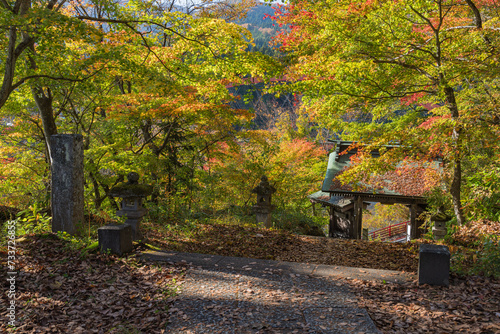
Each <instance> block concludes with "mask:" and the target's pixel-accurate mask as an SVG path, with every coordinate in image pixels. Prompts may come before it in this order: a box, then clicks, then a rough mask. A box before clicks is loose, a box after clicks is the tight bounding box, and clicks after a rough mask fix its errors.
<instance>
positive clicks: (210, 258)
mask: <svg viewBox="0 0 500 334" xmlns="http://www.w3.org/2000/svg"><path fill="white" fill-rule="evenodd" d="M143 257H144V258H146V259H148V260H155V261H165V262H171V263H176V262H185V263H187V264H190V265H191V266H190V269H188V270H187V273H186V276H185V279H184V282H183V284H182V285H181V290H180V293H179V295H178V297H177V299H176V301H175V303H174V305H173V307H172V308H171V309H170V310H169V312H170V319H169V324H168V325H167V328H166V332H167V333H184V334H188V333H193V334H194V333H224V334H226V333H228V334H230V333H234V334H240V333H346V334H347V333H349V334H351V333H365V334H368V333H380V332H379V331H378V330H377V328H376V327H375V325H374V323H373V321H372V320H371V318H370V317H369V316H368V313H367V312H366V310H364V309H360V308H357V307H356V301H355V296H354V294H353V293H352V292H350V291H349V290H348V288H347V286H346V285H345V284H344V283H342V280H338V278H339V277H343V278H348V277H351V278H361V279H368V280H386V281H400V282H401V281H404V280H406V279H408V278H409V277H408V276H405V275H403V274H402V273H399V272H391V271H386V270H373V269H359V268H347V267H338V266H325V265H313V264H304V263H291V262H279V261H266V260H256V259H248V258H235V257H222V256H216V255H203V254H189V253H176V252H146V253H144V254H143Z"/></svg>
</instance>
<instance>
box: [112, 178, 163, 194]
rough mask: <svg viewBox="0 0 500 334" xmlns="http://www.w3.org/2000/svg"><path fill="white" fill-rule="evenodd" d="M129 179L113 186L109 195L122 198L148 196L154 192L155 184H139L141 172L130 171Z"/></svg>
mask: <svg viewBox="0 0 500 334" xmlns="http://www.w3.org/2000/svg"><path fill="white" fill-rule="evenodd" d="M127 180H128V181H127V182H123V183H120V184H119V185H117V186H115V187H113V188H111V190H110V191H109V196H112V197H121V198H131V197H146V196H149V195H151V194H152V193H153V186H150V185H147V184H139V182H138V181H139V174H137V173H136V172H131V173H128V175H127Z"/></svg>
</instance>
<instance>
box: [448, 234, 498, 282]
mask: <svg viewBox="0 0 500 334" xmlns="http://www.w3.org/2000/svg"><path fill="white" fill-rule="evenodd" d="M451 270H452V271H454V272H456V273H458V274H461V275H484V276H491V277H495V278H500V239H499V236H498V235H490V236H488V237H486V238H485V239H484V240H483V241H482V242H481V244H480V245H479V246H478V248H477V249H471V248H465V247H458V248H456V249H455V251H454V252H452V257H451Z"/></svg>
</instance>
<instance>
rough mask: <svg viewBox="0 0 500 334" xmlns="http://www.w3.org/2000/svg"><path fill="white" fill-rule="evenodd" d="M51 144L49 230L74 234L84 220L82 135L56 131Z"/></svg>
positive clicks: (51, 138)
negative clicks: (50, 224) (50, 212)
mask: <svg viewBox="0 0 500 334" xmlns="http://www.w3.org/2000/svg"><path fill="white" fill-rule="evenodd" d="M50 143H51V146H52V194H51V198H52V203H51V205H52V232H59V231H61V232H67V233H69V234H74V233H75V232H76V226H77V224H80V223H83V219H84V218H83V208H84V197H83V183H84V177H83V137H82V135H79V134H57V135H53V136H51V137H50Z"/></svg>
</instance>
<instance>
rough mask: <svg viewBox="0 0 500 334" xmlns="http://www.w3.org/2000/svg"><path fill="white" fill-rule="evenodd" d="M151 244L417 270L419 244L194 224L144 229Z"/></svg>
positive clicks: (219, 252)
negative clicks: (187, 229)
mask: <svg viewBox="0 0 500 334" xmlns="http://www.w3.org/2000/svg"><path fill="white" fill-rule="evenodd" d="M145 235H146V237H147V239H148V240H149V241H148V242H149V243H151V244H152V245H154V246H156V247H158V248H161V249H168V250H175V251H181V252H188V253H204V254H218V255H225V256H241V257H250V258H256V259H268V260H280V261H291V262H309V263H319V264H327V265H339V266H347V267H362V268H374V269H388V270H399V271H416V270H417V266H418V258H417V254H418V247H419V246H418V244H416V243H385V242H366V241H362V240H342V239H333V238H320V237H311V236H303V235H295V234H291V233H289V232H286V231H278V230H267V229H260V228H257V227H249V226H238V225H220V224H198V225H197V226H195V227H191V228H190V229H189V232H186V231H183V230H179V229H175V228H171V229H165V230H162V229H158V228H152V227H150V228H147V229H146V233H145Z"/></svg>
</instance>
